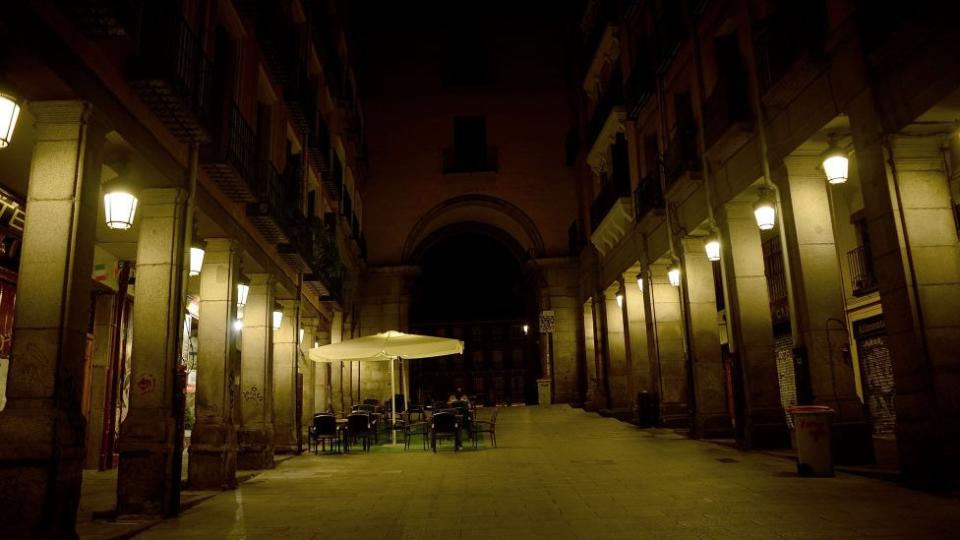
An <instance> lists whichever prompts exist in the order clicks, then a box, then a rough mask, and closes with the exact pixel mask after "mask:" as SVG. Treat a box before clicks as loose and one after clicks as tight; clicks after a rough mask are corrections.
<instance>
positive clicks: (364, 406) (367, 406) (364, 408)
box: [354, 403, 377, 413]
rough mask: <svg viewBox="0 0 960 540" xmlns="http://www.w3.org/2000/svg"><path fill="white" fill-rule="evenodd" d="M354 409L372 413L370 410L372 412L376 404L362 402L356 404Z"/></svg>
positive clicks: (375, 408)
mask: <svg viewBox="0 0 960 540" xmlns="http://www.w3.org/2000/svg"><path fill="white" fill-rule="evenodd" d="M354 410H355V411H363V412H368V413H372V412H374V411H376V410H377V406H376V405H371V404H369V403H363V404H361V405H357V406H356V407H355V408H354Z"/></svg>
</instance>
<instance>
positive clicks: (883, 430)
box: [857, 335, 897, 435]
mask: <svg viewBox="0 0 960 540" xmlns="http://www.w3.org/2000/svg"><path fill="white" fill-rule="evenodd" d="M857 349H858V352H859V353H860V354H859V358H860V372H861V374H862V375H863V397H864V400H865V401H866V402H867V410H868V411H870V420H871V423H872V424H873V433H874V434H876V435H893V434H894V429H895V427H896V423H897V413H896V411H895V409H894V399H895V397H896V390H895V388H894V383H893V363H892V362H891V359H890V349H888V348H887V338H886V336H882V335H881V336H874V337H868V338H862V339H859V340H858V341H857Z"/></svg>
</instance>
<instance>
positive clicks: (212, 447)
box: [188, 423, 237, 489]
mask: <svg viewBox="0 0 960 540" xmlns="http://www.w3.org/2000/svg"><path fill="white" fill-rule="evenodd" d="M188 478H189V484H190V487H191V488H192V489H234V488H236V487H237V439H236V429H235V428H234V427H233V426H225V425H223V424H203V423H198V424H197V426H196V427H195V428H194V430H193V434H192V437H191V441H190V460H189V476H188Z"/></svg>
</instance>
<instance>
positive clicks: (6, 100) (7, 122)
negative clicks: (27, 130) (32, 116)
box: [0, 90, 20, 148]
mask: <svg viewBox="0 0 960 540" xmlns="http://www.w3.org/2000/svg"><path fill="white" fill-rule="evenodd" d="M18 118H20V103H19V102H18V100H17V98H16V97H14V96H13V94H10V93H9V92H4V91H2V90H0V148H6V147H7V146H9V145H10V141H12V140H13V130H14V128H16V127H17V119H18Z"/></svg>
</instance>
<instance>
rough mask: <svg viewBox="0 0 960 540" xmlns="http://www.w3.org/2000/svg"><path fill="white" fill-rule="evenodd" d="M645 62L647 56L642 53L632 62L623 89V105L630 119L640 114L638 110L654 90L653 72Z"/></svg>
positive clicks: (641, 108) (648, 99) (640, 109)
mask: <svg viewBox="0 0 960 540" xmlns="http://www.w3.org/2000/svg"><path fill="white" fill-rule="evenodd" d="M646 62H647V58H646V57H645V56H643V55H641V57H640V58H638V61H637V62H634V65H633V67H632V68H631V69H630V77H628V78H627V84H626V86H625V87H624V90H623V92H624V96H623V98H624V99H623V101H624V107H625V108H626V109H627V116H628V117H629V118H632V119H636V118H637V117H638V116H639V115H640V111H642V110H643V108H644V107H645V106H646V105H647V102H648V101H650V97H651V96H653V94H654V91H655V85H654V78H653V73H651V72H650V67H649V66H648V65H647V63H646Z"/></svg>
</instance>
